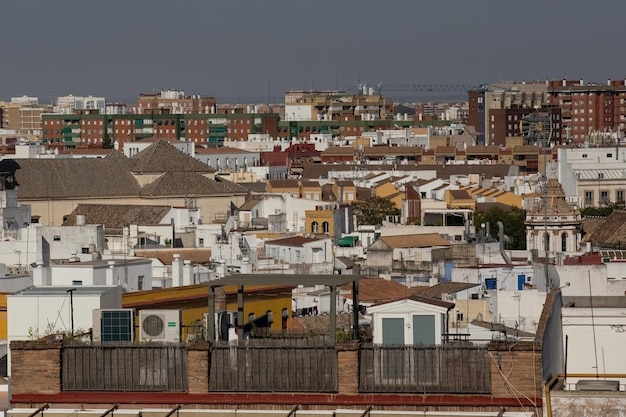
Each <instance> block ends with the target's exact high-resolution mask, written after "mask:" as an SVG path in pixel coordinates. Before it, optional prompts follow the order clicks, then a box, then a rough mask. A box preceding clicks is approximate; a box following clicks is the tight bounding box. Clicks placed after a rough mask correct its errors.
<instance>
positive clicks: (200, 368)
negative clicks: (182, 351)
mask: <svg viewBox="0 0 626 417" xmlns="http://www.w3.org/2000/svg"><path fill="white" fill-rule="evenodd" d="M187 380H188V381H189V393H191V394H203V393H206V392H208V391H209V344H208V343H206V342H205V343H196V344H193V345H189V346H187Z"/></svg>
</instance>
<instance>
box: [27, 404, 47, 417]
mask: <svg viewBox="0 0 626 417" xmlns="http://www.w3.org/2000/svg"><path fill="white" fill-rule="evenodd" d="M48 408H50V404H44V405H42V406H41V407H39V408H38V409H36V410H35V411H33V412H32V413H30V414H29V415H28V417H35V416H36V415H37V414H39V413H41V414H43V412H44V410H47V409H48Z"/></svg>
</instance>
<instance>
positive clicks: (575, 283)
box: [555, 262, 626, 297]
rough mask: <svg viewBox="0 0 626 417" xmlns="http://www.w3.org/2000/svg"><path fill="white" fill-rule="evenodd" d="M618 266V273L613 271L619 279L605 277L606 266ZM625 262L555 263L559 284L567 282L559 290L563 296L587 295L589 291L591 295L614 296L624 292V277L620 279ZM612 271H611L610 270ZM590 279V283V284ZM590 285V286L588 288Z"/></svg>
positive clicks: (625, 287)
mask: <svg viewBox="0 0 626 417" xmlns="http://www.w3.org/2000/svg"><path fill="white" fill-rule="evenodd" d="M608 265H611V268H619V271H620V272H619V273H617V272H615V274H616V275H615V277H616V278H617V277H618V276H620V277H619V279H608V278H607V272H608V271H607V267H608ZM624 267H626V265H625V264H623V263H621V262H619V263H615V265H613V264H612V263H611V264H601V265H556V266H555V268H556V270H557V272H558V273H559V279H560V286H563V285H565V284H566V283H568V282H569V284H570V285H569V286H568V287H563V288H562V289H561V292H562V293H563V296H564V297H568V296H570V297H571V296H581V297H588V296H589V294H590V291H591V295H593V296H615V295H623V294H626V293H625V291H626V279H621V276H623V275H622V274H624V272H622V271H623V268H624ZM612 272H613V271H612ZM590 279H591V284H590ZM590 285H591V288H590Z"/></svg>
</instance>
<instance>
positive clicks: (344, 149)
mask: <svg viewBox="0 0 626 417" xmlns="http://www.w3.org/2000/svg"><path fill="white" fill-rule="evenodd" d="M354 154H355V151H354V148H353V147H351V146H329V147H328V148H326V149H325V150H324V151H322V156H335V155H336V156H346V155H354Z"/></svg>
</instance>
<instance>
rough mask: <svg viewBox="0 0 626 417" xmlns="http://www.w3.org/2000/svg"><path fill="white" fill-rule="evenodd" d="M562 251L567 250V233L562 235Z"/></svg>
mask: <svg viewBox="0 0 626 417" xmlns="http://www.w3.org/2000/svg"><path fill="white" fill-rule="evenodd" d="M561 252H567V233H563V234H562V235H561Z"/></svg>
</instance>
